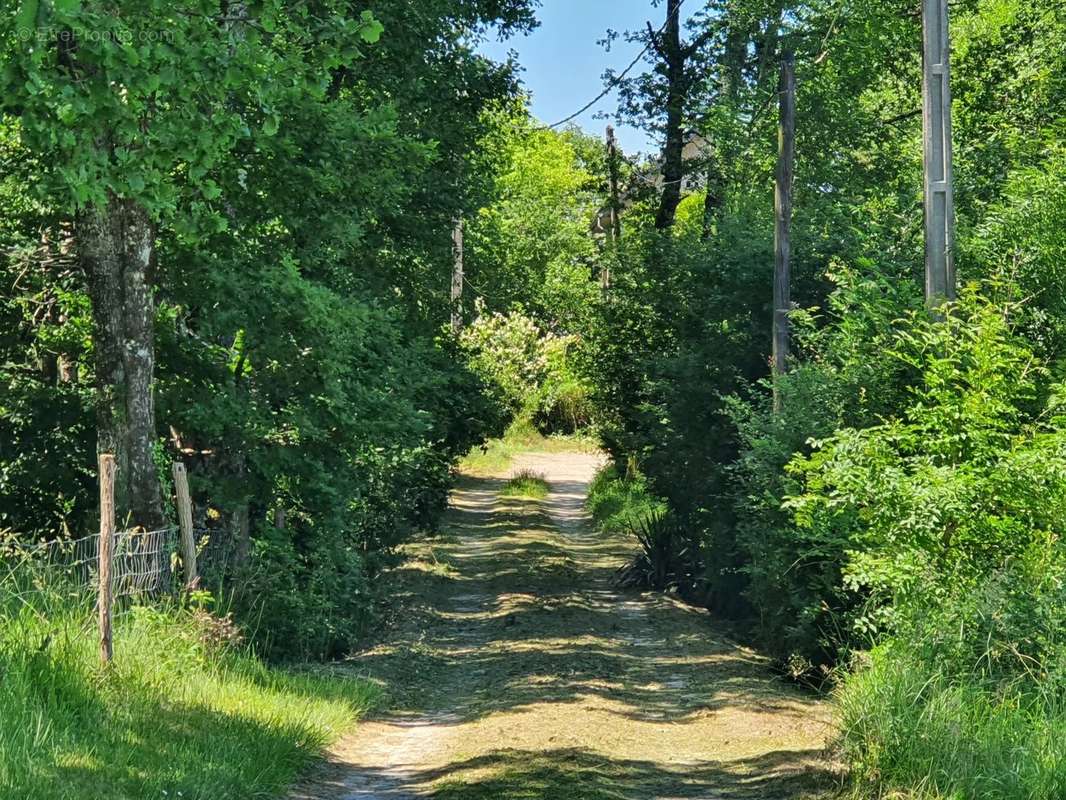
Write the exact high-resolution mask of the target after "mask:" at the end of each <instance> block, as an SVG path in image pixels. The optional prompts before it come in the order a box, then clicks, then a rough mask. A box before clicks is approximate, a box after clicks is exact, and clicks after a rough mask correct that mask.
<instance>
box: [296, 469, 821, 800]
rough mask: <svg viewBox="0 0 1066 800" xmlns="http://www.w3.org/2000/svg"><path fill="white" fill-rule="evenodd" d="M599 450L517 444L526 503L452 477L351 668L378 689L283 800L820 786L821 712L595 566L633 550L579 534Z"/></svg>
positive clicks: (787, 792) (613, 794)
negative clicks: (433, 533) (397, 598)
mask: <svg viewBox="0 0 1066 800" xmlns="http://www.w3.org/2000/svg"><path fill="white" fill-rule="evenodd" d="M597 466H598V460H597V458H596V457H594V456H590V455H586V454H578V453H553V454H526V455H523V456H521V457H519V459H518V460H517V461H516V463H515V465H514V467H513V468H514V469H518V468H523V467H528V468H531V469H534V470H536V471H538V472H541V473H543V474H544V475H545V476H546V478H547V479H548V481H549V482H550V484H551V487H552V491H551V494H550V495H549V497H548V498H547V500H545V501H542V502H539V503H538V502H535V501H522V500H517V501H515V500H507V501H504V500H500V499H499V498H498V491H499V489H500V487H501V486H502V485H503V483H504V479H503V478H473V477H464V478H463V480H462V481H461V482H460V484H459V486H458V488H457V490H456V491H455V493H454V496H453V499H452V505H453V510H452V511H451V512H450V515H449V519H448V523H447V525H446V528H445V536H443V537H441V538H438V539H433V540H429V541H427V542H423V543H421V544H418V545H416V546H413V547H412V558H411V560H410V561H409V563H408V564H407V565H406V566H405V567H404V569H403V570H402V571H401V575H402V586H403V590H402V591H403V593H404V594H406V595H407V597H406V598H404V599H405V602H404V603H402V609H403V610H402V611H401V612H399V614H398V616H397V618H396V620H394V624H393V626H392V627H391V628H390V630H389V633H388V634H387V636H386V637H385V641H384V643H383V644H381V645H380V646H378V647H376V648H374V649H372V650H370V651H368V652H365V653H362V654H360V655H359V656H357V657H355V658H354V659H353V662H352V663H353V668H354V669H356V670H358V671H359V672H361V673H363V674H367V675H369V676H371V677H372V678H374V679H376V680H380V681H381V682H382V683H384V684H385V686H386V688H387V691H388V693H389V703H388V707H389V711H388V712H387V713H385V714H383V715H381V716H379V717H378V718H377V719H374V720H371V721H368V722H366V723H363V724H362V725H360V726H359V727H358V729H357V730H356V731H355V732H354V734H353V735H352V736H351V737H350V738H349V739H348V740H347V741H346V742H344V743H343V744H342V745H341V746H340V747H338V748H336V749H335V750H334V752H333V753H332V754H331V758H330V760H329V762H328V763H327V764H326V765H325V766H324V767H323V768H322V769H320V770H319V771H318V773H317V774H316V775H314V776H313V777H312V779H311V780H310V781H309V782H308V784H307V785H305V786H303V787H301V788H300V789H298V790H297V791H296V792H294V793H293V795H292V797H293V798H294V800H296V799H299V800H327V798H328V799H329V800H357V799H358V800H380V799H384V798H387V799H388V800H411V799H412V798H423V797H434V798H441V799H442V800H488V798H543V799H544V800H549V799H550V800H600V799H601V798H603V799H606V798H634V799H636V798H641V800H645V799H646V800H667V799H668V798H707V799H708V800H710V799H711V798H714V800H718V799H719V798H750V799H751V800H755V798H758V799H759V800H775V799H781V800H784V799H785V798H789V799H791V798H801V797H802V798H806V797H815V796H818V792H819V790H821V789H824V788H825V787H827V786H828V785H829V783H830V781H829V776H828V771H827V769H826V766H825V763H824V761H823V759H822V749H823V746H824V742H825V738H826V736H827V734H828V731H829V713H828V709H827V707H826V706H825V705H824V704H822V703H820V702H818V701H817V700H816V699H814V698H811V697H809V696H806V695H804V694H802V693H799V692H797V691H794V690H792V689H791V688H790V687H788V686H786V685H785V684H783V683H781V682H780V681H779V680H777V679H776V678H774V677H773V676H772V674H771V673H770V671H769V670H768V669H767V667H766V664H765V663H764V662H763V661H762V660H761V659H760V658H759V657H757V656H756V655H755V654H753V653H752V652H750V651H748V650H746V649H744V648H741V647H739V646H737V645H736V644H733V643H732V642H730V641H729V640H728V639H726V638H725V637H724V636H722V635H721V634H720V633H718V632H717V631H716V629H715V627H714V625H713V623H712V621H711V620H710V619H709V616H708V615H707V614H705V613H703V612H701V611H699V610H695V609H692V608H688V607H686V606H683V605H681V604H679V603H675V602H673V601H672V600H671V599H670V598H668V597H664V596H661V595H654V594H619V593H617V592H616V591H614V590H613V589H612V588H611V583H610V577H611V575H612V573H613V572H614V570H615V569H616V568H617V567H618V566H619V565H620V564H621V563H622V562H623V560H624V559H625V557H626V556H627V554H628V553H630V552H631V551H632V547H633V545H632V543H631V542H628V541H625V540H622V539H619V538H609V537H604V536H602V535H601V534H598V533H595V532H593V531H592V529H591V527H590V526H589V525H588V522H587V519H586V518H585V513H584V507H583V501H584V497H585V494H586V491H587V488H588V482H589V480H590V479H591V477H592V475H593V474H594V472H595V470H596V467H597Z"/></svg>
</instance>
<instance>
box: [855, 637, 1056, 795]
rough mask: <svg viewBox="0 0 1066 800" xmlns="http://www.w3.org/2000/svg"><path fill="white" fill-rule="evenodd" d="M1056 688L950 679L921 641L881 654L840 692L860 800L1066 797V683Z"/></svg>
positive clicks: (971, 678) (972, 678)
mask: <svg viewBox="0 0 1066 800" xmlns="http://www.w3.org/2000/svg"><path fill="white" fill-rule="evenodd" d="M919 649H920V648H919ZM1046 684H1047V685H1046V691H1040V690H1034V689H1033V688H1032V687H1030V689H1029V690H1027V691H1020V690H1019V689H1018V688H1017V687H1009V686H1007V687H1004V686H994V685H984V684H983V683H982V682H981V680H980V678H979V676H977V675H966V674H963V675H961V676H960V675H956V676H953V677H948V676H946V675H943V674H941V673H940V672H939V671H937V670H935V669H933V668H931V667H930V666H929V665H928V663H927V662H925V661H924V660H923V659H922V658H921V656H920V655H918V654H916V652H915V646H914V645H913V644H911V643H901V642H895V643H892V644H891V645H888V646H883V647H881V648H878V649H877V650H875V651H874V654H873V660H872V664H871V666H870V667H869V668H868V669H864V670H860V671H858V672H857V673H855V674H854V675H852V676H850V677H849V678H847V680H846V681H845V684H844V687H843V689H842V690H841V692H840V694H839V708H840V722H841V729H842V734H841V749H842V753H843V755H844V757H845V758H846V760H847V761H848V763H849V764H850V765H851V768H852V775H853V778H854V783H855V788H854V790H853V791H854V794H853V796H854V797H855V798H856V800H859V798H862V799H863V800H866V799H867V798H888V797H891V798H899V800H903V798H912V799H914V800H918V799H919V798H920V800H963V799H964V798H981V800H1057V799H1058V798H1063V797H1066V702H1064V697H1063V695H1064V689H1066V687H1062V686H1053V685H1051V684H1053V681H1051V680H1048V681H1046Z"/></svg>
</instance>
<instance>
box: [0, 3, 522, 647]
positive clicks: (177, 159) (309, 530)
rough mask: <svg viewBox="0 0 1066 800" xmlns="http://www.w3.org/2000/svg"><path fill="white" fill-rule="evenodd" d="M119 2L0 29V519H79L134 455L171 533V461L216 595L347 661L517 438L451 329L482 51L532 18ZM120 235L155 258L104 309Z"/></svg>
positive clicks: (481, 93)
mask: <svg viewBox="0 0 1066 800" xmlns="http://www.w3.org/2000/svg"><path fill="white" fill-rule="evenodd" d="M105 6H106V7H104V6H99V5H98V4H97V5H94V6H91V7H90V5H89V4H80V3H54V4H53V3H40V4H38V3H36V2H24V3H22V4H21V7H20V13H19V14H18V15H13V16H8V15H5V16H4V18H3V22H2V23H0V49H3V51H4V55H5V59H4V60H5V64H6V69H5V72H4V83H5V103H4V106H3V116H2V118H0V158H2V160H3V164H4V165H5V168H4V169H3V170H2V174H3V178H2V181H0V219H2V220H3V222H2V223H0V247H2V248H3V252H4V253H5V258H4V260H3V262H2V267H0V269H2V272H3V278H4V279H3V284H4V287H5V291H4V293H3V297H2V298H0V307H2V314H3V318H4V323H5V324H4V336H3V340H2V345H0V346H2V348H3V358H2V362H3V366H2V367H0V371H2V381H3V382H2V385H3V390H2V395H0V429H2V431H3V437H2V439H0V448H2V453H0V456H2V460H3V469H2V472H0V513H2V515H3V517H2V520H0V525H2V526H3V527H4V528H9V529H12V530H14V531H16V532H18V533H19V534H20V535H22V536H24V537H27V538H31V537H49V538H50V537H55V536H60V535H67V536H79V535H83V534H84V533H85V532H86V531H88V530H91V529H92V528H93V526H94V525H95V523H94V521H93V517H94V514H95V457H94V454H93V451H94V449H95V447H97V446H99V447H100V448H101V449H105V450H108V449H113V448H114V447H116V446H117V447H118V448H119V449H120V450H123V451H127V452H128V453H129V455H128V458H127V459H126V460H124V459H123V458H120V460H119V463H120V477H123V480H124V483H127V484H128V485H120V496H119V502H120V513H121V514H122V515H123V520H122V521H123V523H126V520H127V519H128V520H129V523H127V524H146V525H150V524H154V519H155V518H154V517H153V515H152V514H151V513H148V514H146V513H144V512H145V511H146V510H147V511H151V506H152V503H153V501H152V497H153V495H154V496H155V497H156V498H158V497H159V496H160V492H159V490H158V489H153V488H152V485H153V484H154V485H156V486H158V485H159V484H162V485H163V487H164V489H165V488H166V486H167V484H168V477H167V476H168V475H169V462H170V461H171V460H172V459H181V460H183V461H185V462H186V464H187V466H188V468H189V472H190V477H191V482H192V488H193V495H194V503H195V506H196V510H197V515H196V520H195V521H196V524H197V527H198V528H199V529H200V534H202V535H203V536H205V537H208V538H209V539H210V541H211V546H210V547H209V552H208V553H207V554H206V555H205V558H204V565H203V566H204V572H205V580H209V581H211V582H212V588H213V589H218V588H220V587H219V586H217V585H215V584H214V582H215V581H217V580H223V581H224V583H225V586H224V587H222V590H223V592H224V594H225V596H226V597H227V598H228V600H229V601H230V602H231V603H233V604H234V606H235V607H236V608H237V609H238V610H239V611H241V612H242V614H243V619H245V620H246V621H247V622H248V623H249V630H250V631H251V632H252V633H254V634H255V635H256V637H257V639H258V640H259V644H260V645H261V646H265V647H267V648H268V649H269V650H270V651H271V652H273V653H276V654H279V655H330V654H336V653H339V652H342V651H343V648H345V647H346V646H347V645H348V644H349V643H350V642H351V641H352V640H353V638H354V637H355V636H356V635H358V634H359V633H360V632H361V631H362V630H364V629H365V627H366V624H367V622H368V621H369V620H370V618H371V617H370V612H371V608H372V605H373V603H374V602H375V596H377V595H379V594H381V592H382V591H383V590H384V588H385V587H382V586H380V585H378V584H377V583H376V582H375V580H374V578H375V575H376V573H377V572H378V571H379V570H380V568H381V567H382V565H383V563H384V562H383V559H384V558H387V556H388V553H389V552H390V551H391V549H392V548H394V547H395V545H396V544H397V543H398V542H400V541H402V539H403V538H404V537H405V536H406V535H407V533H408V532H409V531H410V530H411V529H413V528H416V527H420V528H432V527H433V525H434V524H435V520H436V518H437V516H438V515H439V513H440V511H441V510H442V509H443V506H444V500H445V497H446V491H447V487H448V485H449V481H450V475H449V472H450V468H451V465H452V464H453V462H454V461H455V460H456V459H457V458H458V457H459V456H460V455H462V454H464V453H465V452H466V451H467V450H469V449H470V447H471V446H472V445H474V444H475V443H478V442H480V441H482V440H484V439H485V438H486V437H487V436H490V435H492V434H494V433H498V432H500V431H502V429H503V425H504V424H505V422H506V416H507V412H506V409H504V408H502V407H501V406H500V404H499V403H498V402H496V400H495V399H494V397H493V396H492V395H491V393H489V392H487V391H486V389H487V387H486V384H485V383H484V382H483V381H482V380H481V379H480V378H479V377H477V376H476V375H475V374H474V373H473V372H472V371H470V370H469V369H468V368H467V367H466V365H465V362H464V360H463V359H462V358H460V357H459V351H458V349H457V344H456V343H455V342H454V340H453V338H452V337H451V336H450V335H448V334H445V333H443V323H444V322H445V320H446V319H447V315H448V310H449V305H448V300H447V286H448V280H449V274H450V270H451V248H450V232H451V228H452V225H453V220H454V219H455V217H457V216H474V215H476V212H477V210H478V208H480V207H482V206H483V205H488V204H491V203H492V202H493V198H495V197H496V195H497V190H496V187H495V184H494V177H493V175H494V173H493V172H492V171H491V170H489V169H483V168H481V167H482V166H484V165H482V163H481V162H482V160H483V159H482V154H481V151H480V150H479V149H478V148H477V146H476V145H477V142H478V141H479V140H480V139H482V138H485V137H488V136H490V135H491V134H492V131H494V130H496V129H497V128H498V127H499V125H501V124H502V123H501V122H499V121H498V120H497V118H496V117H495V116H494V115H493V114H492V113H490V109H491V108H494V107H497V106H500V105H501V104H508V103H511V102H512V101H513V98H514V97H515V93H516V85H515V81H514V77H513V65H509V64H503V65H501V64H494V63H492V62H490V61H488V60H486V59H484V58H483V57H481V56H479V55H477V54H476V53H475V52H474V49H473V47H474V46H475V45H476V42H477V40H478V37H479V36H481V35H484V34H485V33H486V32H487V31H488V29H489V28H490V27H492V26H495V28H496V29H497V30H499V31H501V32H504V33H510V32H514V31H519V30H524V29H528V27H530V26H531V25H533V24H534V21H533V19H532V16H531V14H530V11H529V8H528V5H527V4H526V3H525V2H521V1H519V0H514V2H504V3H499V2H489V3H482V2H473V3H470V2H448V1H447V0H444V1H442V2H435V3H431V4H425V3H424V4H421V6H420V13H419V14H418V15H409V14H407V13H406V4H405V3H392V2H389V1H388V0H384V2H381V3H378V4H376V5H375V7H374V10H373V12H371V11H368V10H365V8H363V7H360V6H359V5H358V4H347V3H334V4H329V6H328V7H322V8H318V9H317V10H316V11H315V12H314V13H313V14H310V13H308V11H309V8H308V7H305V5H304V4H295V5H293V4H278V3H267V4H257V5H255V6H254V7H252V6H249V7H247V8H245V7H243V6H242V7H241V9H240V10H239V11H233V10H232V9H230V11H232V12H233V13H229V12H227V8H228V6H227V5H226V4H221V5H220V4H217V3H210V2H208V3H201V4H199V5H198V7H197V9H196V10H195V12H190V13H188V14H185V13H177V11H176V10H174V9H173V8H172V7H171V6H170V5H168V4H150V5H149V6H145V5H144V4H129V3H122V2H116V3H109V4H105ZM134 6H135V7H134ZM386 30H387V31H388V34H387V35H385V34H384V31H386ZM427 31H432V32H433V35H432V36H430V35H427ZM401 65H402V66H401ZM279 75H286V76H287V78H286V80H284V81H281V80H278V79H277V76H279ZM193 76H196V78H195V80H194V79H193ZM86 78H87V79H86ZM429 107H432V109H433V113H432V114H431V115H429V117H428V119H430V120H431V122H429V123H428V124H427V122H426V119H427V115H426V109H427V108H429ZM94 215H95V216H94ZM101 219H103V220H108V221H109V222H108V223H107V225H110V226H111V227H110V229H108V228H107V225H100V224H97V223H98V222H99V221H100V220H101ZM415 220H417V224H416V223H415ZM101 228H104V229H105V231H104V234H100V233H99V230H100V229H101ZM114 231H118V233H114ZM112 233H114V237H117V238H118V239H122V238H123V237H124V238H125V241H131V240H132V239H135V238H137V237H138V236H141V237H143V238H144V241H145V242H146V248H147V252H148V253H149V261H150V263H147V264H145V263H136V262H137V259H136V258H135V257H134V256H136V255H137V254H134V255H133V256H129V257H125V256H121V254H120V257H118V258H117V261H118V262H120V263H119V264H118V267H117V268H118V269H119V270H120V272H119V273H117V274H124V275H125V277H124V278H118V279H117V280H118V283H119V284H125V287H126V294H125V296H124V297H121V295H122V292H121V291H119V292H118V295H119V296H120V300H119V302H117V303H114V304H112V303H111V302H110V301H111V299H112V298H111V297H110V296H109V295H107V293H106V292H104V291H103V290H102V289H101V286H104V285H105V284H106V285H112V284H107V280H109V277H108V276H110V275H112V274H116V273H114V272H109V271H108V270H110V269H112V267H113V266H114V265H113V263H112V262H109V261H108V254H107V253H106V252H104V254H103V255H101V252H103V251H106V249H107V248H106V247H104V248H101V247H98V246H96V245H97V244H98V243H99V242H101V241H103V242H105V243H106V242H108V241H113V240H114V239H111V240H109V239H108V238H107V237H108V236H109V235H112ZM94 234H95V235H96V238H95V239H94V238H93V235H94ZM112 256H113V254H112ZM114 260H115V259H114V258H113V259H112V261H114ZM123 269H124V270H125V272H124V273H121V270H123ZM486 269H488V268H486ZM138 270H139V271H138ZM139 276H143V277H139ZM144 280H147V281H149V282H150V292H149V293H148V294H147V295H142V296H140V297H137V296H135V295H134V294H132V293H131V290H130V288H129V287H131V286H135V285H137V282H138V281H142V282H143V281H144ZM138 304H140V305H138ZM112 305H113V306H115V307H117V308H118V309H119V310H118V311H114V313H111V314H110V316H109V314H108V313H107V312H108V309H109V308H111V306H112ZM139 314H140V315H142V316H143V315H147V319H148V321H149V323H148V325H147V327H146V328H145V329H143V330H140V331H138V330H136V328H135V326H134V325H133V324H132V323H131V322H130V320H131V319H133V320H134V321H135V320H136V318H137V315H139ZM116 319H117V320H118V322H117V323H116V324H117V328H118V333H115V330H116V328H115V327H114V325H113V324H112V323H113V321H114V320H116ZM109 353H111V355H112V356H114V357H113V358H111V360H108V354H109ZM130 353H132V354H133V355H134V356H139V355H144V356H146V357H147V360H145V359H142V360H141V361H139V362H137V361H135V360H133V359H131V357H130V356H129V355H128V354H130ZM153 360H154V384H149V387H150V388H149V391H148V393H147V395H145V394H143V386H141V385H140V384H137V382H136V380H135V377H136V374H137V370H138V369H139V370H141V372H142V373H143V369H144V367H145V366H146V365H147V368H148V369H149V375H151V368H152V367H153V363H152V362H153ZM139 386H141V388H138V387H139ZM138 391H140V392H142V394H140V395H138ZM118 400H124V402H125V403H126V404H125V405H122V406H120V405H117V402H118ZM153 400H154V403H153V402H152V401H153ZM146 403H147V405H146ZM153 405H154V408H153ZM124 409H125V410H124ZM137 424H141V427H142V428H143V425H144V424H149V425H150V430H148V431H147V433H145V432H144V431H141V433H142V434H144V435H143V436H141V437H140V438H138V434H137V430H136V428H137ZM94 440H95V441H94ZM139 446H143V447H147V448H148V452H147V457H148V459H149V464H150V467H151V468H150V470H149V472H148V474H147V475H143V474H142V475H140V476H139V477H138V474H137V469H136V466H137V463H138V462H137V458H138V447H139ZM133 484H138V485H133ZM124 489H125V490H128V492H129V494H126V493H125V492H123V491H122V490H124ZM167 494H168V492H167V491H163V492H162V495H163V496H164V497H165V496H166V495H167ZM138 496H140V497H143V498H145V502H142V503H140V504H139V503H138V502H137V497H138ZM127 499H129V501H130V502H129V503H128V504H126V502H125V501H126V500H127ZM155 502H157V501H155ZM127 514H129V515H130V516H126V515H127Z"/></svg>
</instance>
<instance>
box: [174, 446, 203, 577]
mask: <svg viewBox="0 0 1066 800" xmlns="http://www.w3.org/2000/svg"><path fill="white" fill-rule="evenodd" d="M174 495H175V498H176V499H177V505H178V526H179V528H180V529H181V564H182V567H184V570H185V586H186V587H188V588H192V587H193V586H195V585H196V579H197V578H198V577H199V573H198V572H197V571H196V540H195V539H194V538H193V532H192V496H191V495H190V494H189V478H188V475H187V474H186V472H185V464H183V463H182V462H180V461H175V462H174Z"/></svg>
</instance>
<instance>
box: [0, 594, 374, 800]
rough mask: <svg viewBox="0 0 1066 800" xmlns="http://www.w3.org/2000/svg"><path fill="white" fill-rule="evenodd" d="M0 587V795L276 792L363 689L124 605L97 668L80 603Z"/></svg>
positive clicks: (191, 622)
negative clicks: (267, 659) (107, 654)
mask: <svg viewBox="0 0 1066 800" xmlns="http://www.w3.org/2000/svg"><path fill="white" fill-rule="evenodd" d="M28 597H29V599H27V595H25V594H20V593H17V592H15V591H12V590H9V589H8V588H7V587H5V586H4V585H3V584H0V676H2V679H0V709H2V712H0V798H3V800H8V798H11V800H14V798H18V799H19V800H65V799H66V798H71V800H73V799H74V798H78V800H82V799H83V798H95V797H107V798H108V800H122V799H123V798H129V799H130V800H134V799H135V798H136V799H137V800H140V799H141V798H148V797H152V798H184V799H185V800H190V799H191V798H212V800H220V799H221V798H251V797H270V796H274V795H276V794H279V793H280V792H282V791H284V790H285V789H286V788H287V787H288V786H289V784H290V783H291V782H292V781H293V780H294V779H295V778H296V776H297V775H298V773H299V772H300V771H301V770H302V769H303V768H304V767H305V766H306V765H307V764H308V762H309V761H310V760H312V759H313V758H315V757H316V756H317V755H318V754H319V753H320V752H321V751H322V749H323V748H324V747H325V746H327V745H328V744H330V743H332V742H333V741H334V740H336V739H337V738H339V736H340V735H341V734H342V733H343V732H344V731H345V730H346V729H348V728H349V727H350V726H351V725H352V724H353V722H354V721H355V719H356V718H357V717H358V716H359V715H360V714H361V713H362V712H364V711H365V710H366V709H367V708H368V706H369V705H370V704H371V703H372V701H373V700H374V696H375V690H374V689H373V687H372V686H371V685H370V684H368V683H366V682H363V681H359V680H354V679H351V678H346V677H343V676H339V675H333V674H328V673H324V672H323V673H318V674H312V673H309V672H307V673H304V672H295V671H284V670H279V669H273V668H270V667H268V666H266V665H265V664H263V663H262V662H261V661H259V660H257V659H256V658H254V657H253V656H251V655H250V654H248V653H247V652H245V651H244V649H243V648H242V647H241V646H240V645H239V644H238V643H235V642H233V641H232V638H233V637H232V633H229V634H227V632H226V629H227V624H226V622H225V621H224V620H219V619H218V618H217V617H212V616H210V615H208V614H206V613H205V612H202V611H198V612H197V611H187V610H173V611H160V610H156V609H152V608H133V609H130V610H128V611H127V612H126V613H125V614H123V615H122V617H121V618H120V619H118V620H117V621H116V628H115V659H114V662H113V663H112V665H111V666H110V667H108V668H106V669H105V668H102V667H101V666H100V664H99V661H98V650H97V644H96V641H97V637H96V632H95V630H94V629H93V628H92V626H91V625H90V624H89V623H88V620H91V619H93V608H92V604H91V601H89V600H87V599H86V600H72V599H71V598H70V596H65V597H64V596H62V593H60V592H56V593H55V595H54V596H45V595H44V594H43V593H35V594H30V595H28Z"/></svg>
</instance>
